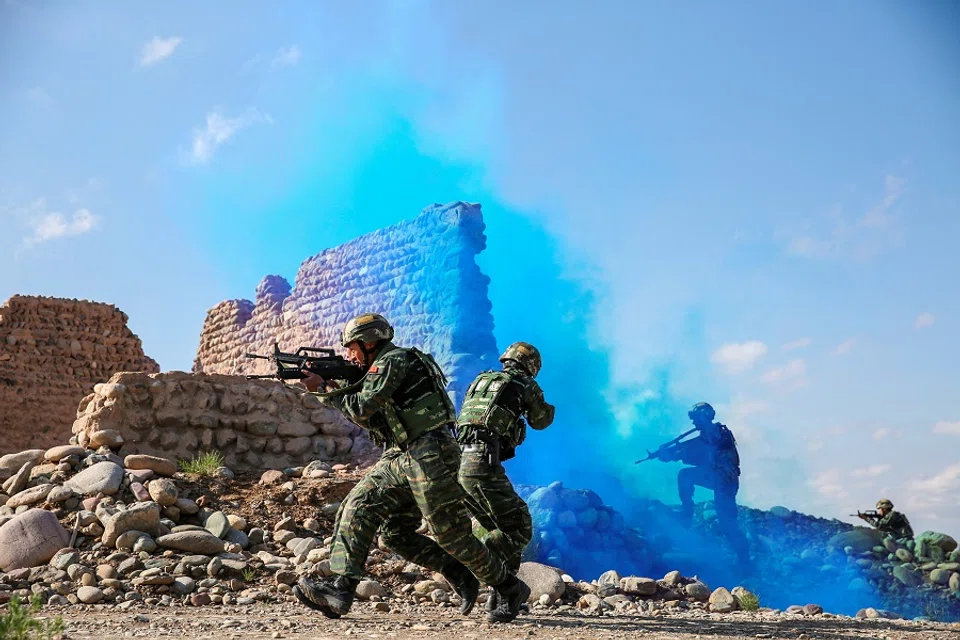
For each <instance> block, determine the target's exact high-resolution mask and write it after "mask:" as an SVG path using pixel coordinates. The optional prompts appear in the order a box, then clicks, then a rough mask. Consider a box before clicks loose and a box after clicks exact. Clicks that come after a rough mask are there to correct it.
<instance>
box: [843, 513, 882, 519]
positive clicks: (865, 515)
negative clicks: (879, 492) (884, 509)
mask: <svg viewBox="0 0 960 640" xmlns="http://www.w3.org/2000/svg"><path fill="white" fill-rule="evenodd" d="M850 515H851V516H852V515H854V514H852V513H851V514H850ZM856 516H857V517H858V518H860V519H861V520H878V519H880V518H882V517H883V516H881V515H880V512H879V511H857V513H856Z"/></svg>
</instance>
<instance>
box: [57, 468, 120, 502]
mask: <svg viewBox="0 0 960 640" xmlns="http://www.w3.org/2000/svg"><path fill="white" fill-rule="evenodd" d="M122 482H123V468H122V467H121V466H120V465H117V464H114V463H112V462H106V461H104V462H98V463H96V464H95V465H93V466H91V467H87V468H86V469H84V470H83V471H81V472H80V473H78V474H77V475H75V476H73V477H72V478H70V479H69V480H67V481H66V482H64V483H63V486H65V487H70V488H71V489H73V490H74V491H76V492H77V493H79V494H80V495H82V496H95V495H97V494H98V493H103V494H104V495H108V496H110V495H113V494H115V493H116V492H117V491H119V490H120V484H121V483H122Z"/></svg>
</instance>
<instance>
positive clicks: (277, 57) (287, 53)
mask: <svg viewBox="0 0 960 640" xmlns="http://www.w3.org/2000/svg"><path fill="white" fill-rule="evenodd" d="M300 57H301V54H300V49H299V47H297V45H295V44H294V45H290V46H289V47H284V48H282V49H280V50H279V51H277V53H276V54H274V56H273V59H272V60H271V61H270V66H271V67H273V68H274V69H276V68H277V67H292V66H293V65H295V64H297V63H298V62H300Z"/></svg>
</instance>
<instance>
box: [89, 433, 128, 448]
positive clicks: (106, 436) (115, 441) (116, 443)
mask: <svg viewBox="0 0 960 640" xmlns="http://www.w3.org/2000/svg"><path fill="white" fill-rule="evenodd" d="M122 446H123V436H122V435H120V432H119V431H115V430H113V429H104V430H102V431H94V432H93V433H91V434H90V440H89V447H90V448H91V449H99V448H100V447H107V448H108V449H119V448H120V447H122Z"/></svg>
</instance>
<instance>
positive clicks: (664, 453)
mask: <svg viewBox="0 0 960 640" xmlns="http://www.w3.org/2000/svg"><path fill="white" fill-rule="evenodd" d="M687 415H688V416H690V420H692V421H693V426H694V428H695V429H696V430H697V431H698V432H699V434H698V435H697V436H696V437H695V438H691V439H690V440H684V441H683V442H678V443H675V444H673V445H672V446H669V447H664V448H662V449H661V450H659V451H657V452H656V458H657V459H658V460H662V461H664V462H673V461H675V460H679V461H680V462H682V463H684V464H687V465H691V466H689V467H685V468H683V469H681V470H680V472H679V473H678V474H677V490H678V492H679V494H680V515H681V517H682V518H683V520H684V522H686V523H687V524H688V525H689V524H690V523H691V522H692V520H693V492H694V489H695V488H696V487H698V486H699V487H703V488H705V489H712V490H713V502H714V505H715V508H716V510H717V523H718V524H719V525H720V530H721V531H722V532H723V534H724V535H725V536H726V537H727V539H728V540H729V541H730V543H731V544H732V545H733V548H734V551H735V552H736V554H737V557H738V558H739V559H740V561H741V562H743V563H748V562H749V560H750V554H749V551H748V549H747V539H746V537H745V536H744V535H743V533H742V532H741V531H740V527H739V526H738V525H737V492H738V491H739V490H740V455H739V454H738V453H737V441H736V439H735V438H734V437H733V433H732V432H731V431H730V429H728V428H727V426H726V425H723V424H720V423H719V422H714V421H713V418H714V417H715V416H716V412H715V411H714V410H713V407H711V406H710V405H709V404H707V403H706V402H698V403H697V404H695V405H693V408H692V409H690V411H689V412H688V413H687Z"/></svg>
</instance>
